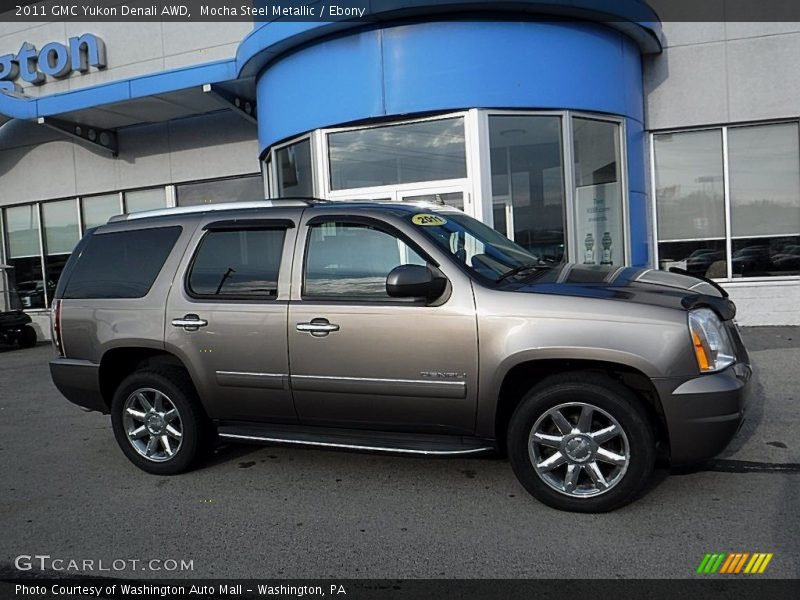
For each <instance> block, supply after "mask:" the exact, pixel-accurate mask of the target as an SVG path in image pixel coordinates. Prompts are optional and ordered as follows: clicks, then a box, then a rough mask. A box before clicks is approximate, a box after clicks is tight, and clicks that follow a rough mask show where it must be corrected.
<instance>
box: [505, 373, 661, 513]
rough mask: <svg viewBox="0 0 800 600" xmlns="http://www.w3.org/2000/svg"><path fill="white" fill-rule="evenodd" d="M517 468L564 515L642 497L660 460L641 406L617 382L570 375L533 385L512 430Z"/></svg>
mask: <svg viewBox="0 0 800 600" xmlns="http://www.w3.org/2000/svg"><path fill="white" fill-rule="evenodd" d="M508 452H509V458H510V460H511V465H512V467H513V469H514V472H515V473H516V475H517V477H518V478H519V480H520V482H521V483H522V485H524V486H525V488H526V489H527V490H528V491H529V492H530V493H531V494H532V495H533V496H535V497H536V498H537V499H538V500H540V501H542V502H544V503H545V504H547V505H549V506H552V507H554V508H558V509H561V510H569V511H576V512H604V511H609V510H613V509H615V508H618V507H620V506H623V505H624V504H627V503H628V502H630V501H632V500H633V499H635V498H636V496H637V495H638V494H639V493H640V492H641V491H642V489H643V488H644V486H645V485H646V484H647V482H648V480H649V478H650V476H651V474H652V472H653V465H654V462H655V438H654V435H653V430H652V426H651V424H650V422H649V419H648V416H647V414H646V412H645V411H644V408H643V406H642V405H641V402H640V400H639V399H638V398H637V397H636V396H635V395H634V394H633V392H631V391H630V390H629V389H628V388H626V387H625V386H623V385H622V384H620V383H618V382H617V381H614V380H613V379H611V378H609V377H606V376H603V375H595V374H593V373H564V374H561V375H556V376H553V377H549V378H547V379H546V380H544V381H542V382H541V383H540V384H539V385H537V386H536V387H534V388H533V389H532V390H531V391H530V392H528V394H527V395H526V396H525V397H524V398H523V399H522V401H521V402H520V404H519V406H517V409H516V410H515V412H514V414H513V416H512V418H511V422H510V424H509V429H508Z"/></svg>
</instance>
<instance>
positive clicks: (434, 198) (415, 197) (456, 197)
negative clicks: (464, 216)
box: [401, 192, 464, 210]
mask: <svg viewBox="0 0 800 600" xmlns="http://www.w3.org/2000/svg"><path fill="white" fill-rule="evenodd" d="M401 200H402V201H403V202H429V203H431V204H443V205H445V206H452V207H453V208H457V209H458V210H464V192H442V193H439V194H437V193H433V194H427V193H423V194H417V193H414V192H411V193H409V194H408V195H403V196H401Z"/></svg>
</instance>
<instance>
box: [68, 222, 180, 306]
mask: <svg viewBox="0 0 800 600" xmlns="http://www.w3.org/2000/svg"><path fill="white" fill-rule="evenodd" d="M180 234H181V228H180V227H158V228H154V229H136V230H132V231H118V232H114V233H100V234H95V235H93V236H92V237H91V238H90V239H89V241H88V243H87V244H86V247H85V248H84V249H83V252H82V253H81V256H80V258H79V259H78V261H77V263H76V264H75V268H74V269H73V271H72V273H71V275H70V277H69V281H68V282H67V286H66V289H65V290H64V298H143V297H144V296H146V295H147V293H148V292H149V291H150V288H151V287H152V285H153V282H154V281H155V280H156V277H158V274H159V272H161V267H163V266H164V262H165V261H166V260H167V257H168V256H169V253H170V252H171V251H172V248H173V247H174V246H175V242H176V241H177V240H178V236H179V235H180Z"/></svg>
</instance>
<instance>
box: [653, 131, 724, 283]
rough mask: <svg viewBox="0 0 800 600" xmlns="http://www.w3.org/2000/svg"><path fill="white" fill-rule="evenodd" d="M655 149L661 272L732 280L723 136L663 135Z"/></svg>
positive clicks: (711, 133)
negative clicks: (681, 271)
mask: <svg viewBox="0 0 800 600" xmlns="http://www.w3.org/2000/svg"><path fill="white" fill-rule="evenodd" d="M654 147H655V165H656V173H655V179H656V210H657V214H658V240H659V243H658V255H659V267H660V268H662V269H670V268H673V267H675V268H679V269H684V270H686V271H688V272H689V273H691V274H692V275H700V276H702V277H710V278H724V277H727V264H728V263H727V260H728V257H727V252H726V249H725V190H724V180H723V176H722V169H723V166H722V131H721V130H720V129H713V130H709V131H692V132H687V133H674V134H659V135H656V136H655V139H654Z"/></svg>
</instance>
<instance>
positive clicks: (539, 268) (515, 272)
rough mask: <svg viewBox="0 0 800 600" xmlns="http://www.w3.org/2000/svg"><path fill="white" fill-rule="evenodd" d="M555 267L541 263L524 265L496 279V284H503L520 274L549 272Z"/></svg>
mask: <svg viewBox="0 0 800 600" xmlns="http://www.w3.org/2000/svg"><path fill="white" fill-rule="evenodd" d="M552 268H553V267H552V266H550V265H542V264H540V263H526V264H524V265H519V266H518V267H514V268H513V269H511V270H510V271H507V272H506V273H503V274H502V275H501V276H500V277H498V278H497V279H495V283H501V282H503V281H505V280H506V279H509V278H511V277H514V275H519V274H520V273H524V272H525V271H549V270H550V269H552Z"/></svg>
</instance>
